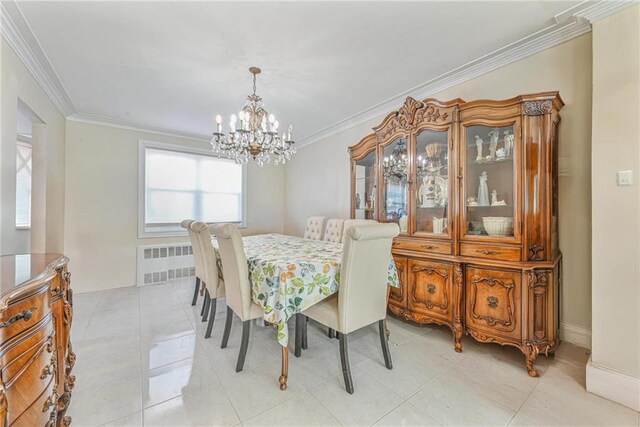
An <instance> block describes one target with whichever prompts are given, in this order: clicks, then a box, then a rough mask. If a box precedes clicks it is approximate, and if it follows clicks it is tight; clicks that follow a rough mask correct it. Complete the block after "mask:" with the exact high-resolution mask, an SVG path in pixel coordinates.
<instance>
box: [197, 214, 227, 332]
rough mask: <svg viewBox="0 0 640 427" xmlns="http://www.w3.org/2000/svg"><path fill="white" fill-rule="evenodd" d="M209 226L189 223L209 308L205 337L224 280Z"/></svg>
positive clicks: (222, 294) (213, 316)
mask: <svg viewBox="0 0 640 427" xmlns="http://www.w3.org/2000/svg"><path fill="white" fill-rule="evenodd" d="M211 227H212V226H210V225H207V224H206V223H204V222H200V221H194V222H192V223H191V230H192V231H193V232H194V233H195V235H196V237H197V239H198V245H199V247H200V254H201V255H202V269H203V270H204V278H203V279H202V280H203V281H204V284H205V289H206V294H207V295H208V296H209V302H208V307H207V309H208V310H209V312H208V313H207V314H208V321H209V323H208V324H207V330H206V332H205V334H204V337H205V338H209V337H210V336H211V330H212V329H213V322H214V318H215V317H216V304H217V302H218V298H224V296H225V288H224V281H223V280H222V279H220V276H219V275H218V261H217V259H216V253H215V250H214V249H213V244H212V243H211Z"/></svg>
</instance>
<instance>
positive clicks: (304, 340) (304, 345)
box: [302, 314, 309, 350]
mask: <svg viewBox="0 0 640 427" xmlns="http://www.w3.org/2000/svg"><path fill="white" fill-rule="evenodd" d="M302 318H303V319H304V321H303V322H302V349H303V350H308V349H309V342H308V341H307V323H309V318H308V317H307V316H305V315H304V314H303V315H302Z"/></svg>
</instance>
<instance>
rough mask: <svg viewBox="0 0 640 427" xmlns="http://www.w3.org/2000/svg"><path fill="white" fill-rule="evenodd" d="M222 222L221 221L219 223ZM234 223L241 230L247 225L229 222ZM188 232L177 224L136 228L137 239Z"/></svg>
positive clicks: (171, 235) (182, 235) (185, 234)
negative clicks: (173, 225) (175, 225)
mask: <svg viewBox="0 0 640 427" xmlns="http://www.w3.org/2000/svg"><path fill="white" fill-rule="evenodd" d="M208 224H216V223H208ZM220 224H223V223H220ZM231 224H235V226H236V227H238V229H240V230H242V229H245V228H247V225H246V224H245V223H244V222H242V223H231ZM188 235H189V233H187V230H185V229H184V228H182V227H180V225H177V228H174V227H145V229H144V230H142V231H140V230H138V239H155V238H159V237H187V236H188Z"/></svg>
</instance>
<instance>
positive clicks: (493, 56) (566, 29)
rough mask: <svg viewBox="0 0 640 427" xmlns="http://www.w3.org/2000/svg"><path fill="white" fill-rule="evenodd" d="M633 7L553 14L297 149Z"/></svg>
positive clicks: (590, 4)
mask: <svg viewBox="0 0 640 427" xmlns="http://www.w3.org/2000/svg"><path fill="white" fill-rule="evenodd" d="M635 4H638V2H637V1H606V0H604V1H592V0H588V1H584V2H582V3H580V4H578V5H576V6H574V7H572V8H570V9H568V10H566V11H564V12H562V13H560V14H558V15H556V16H555V17H554V19H553V22H552V23H551V24H550V25H549V26H548V27H546V28H544V29H542V30H540V31H538V32H536V33H534V34H531V35H529V36H527V37H524V38H522V39H520V40H518V41H516V42H514V43H511V44H509V45H507V46H505V47H502V48H500V49H498V50H495V51H493V52H491V53H489V54H487V55H484V56H482V57H480V58H477V59H475V60H473V61H470V62H468V63H466V64H464V65H462V66H460V67H458V68H456V69H454V70H451V71H449V72H447V73H444V74H442V75H440V76H438V77H436V78H434V79H432V80H429V81H427V82H425V83H423V84H421V85H418V86H416V87H414V88H412V89H409V90H407V91H404V92H401V93H399V94H397V95H395V96H393V97H391V98H389V99H387V100H385V101H382V102H380V103H378V104H376V105H374V106H372V107H369V108H367V109H365V110H363V111H360V112H359V113H356V114H354V115H352V116H349V117H347V118H345V119H343V120H340V121H339V122H336V123H334V124H333V125H331V126H328V127H326V128H324V129H322V130H320V131H318V132H315V133H313V134H311V135H309V136H306V137H304V138H302V139H301V140H300V141H299V142H298V144H297V146H298V148H302V147H305V146H308V145H311V144H313V143H315V142H318V141H321V140H323V139H325V138H327V137H329V136H332V135H335V134H337V133H339V132H342V131H344V130H347V129H349V128H352V127H354V126H357V125H360V124H362V123H365V122H367V121H369V120H373V119H375V118H380V117H382V116H384V115H386V114H388V113H389V112H391V111H394V110H397V109H398V108H399V107H400V106H401V105H402V104H403V102H404V100H405V99H406V97H408V96H411V97H413V98H415V99H424V98H428V97H431V96H433V95H434V94H436V93H438V92H441V91H443V90H445V89H449V88H451V87H453V86H456V85H458V84H460V83H463V82H465V81H467V80H471V79H473V78H476V77H479V76H481V75H483V74H486V73H489V72H491V71H493V70H496V69H498V68H500V67H503V66H505V65H508V64H511V63H513V62H516V61H519V60H521V59H524V58H526V57H528V56H531V55H534V54H536V53H539V52H542V51H543V50H546V49H549V48H551V47H554V46H557V45H559V44H562V43H564V42H567V41H569V40H571V39H573V38H575V37H578V36H581V35H583V34H586V33H588V32H590V31H591V24H592V23H593V22H595V21H598V20H600V19H603V18H605V17H607V16H609V15H612V14H615V13H618V12H620V11H621V10H623V9H626V8H627V7H630V6H633V5H635Z"/></svg>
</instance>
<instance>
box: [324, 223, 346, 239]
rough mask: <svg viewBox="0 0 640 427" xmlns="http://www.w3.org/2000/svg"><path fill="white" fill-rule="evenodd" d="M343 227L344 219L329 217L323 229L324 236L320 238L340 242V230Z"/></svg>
mask: <svg viewBox="0 0 640 427" xmlns="http://www.w3.org/2000/svg"><path fill="white" fill-rule="evenodd" d="M343 229H344V219H342V218H331V219H329V220H328V221H327V226H326V228H325V229H324V236H322V240H324V241H325V242H333V243H341V242H342V231H343Z"/></svg>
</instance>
